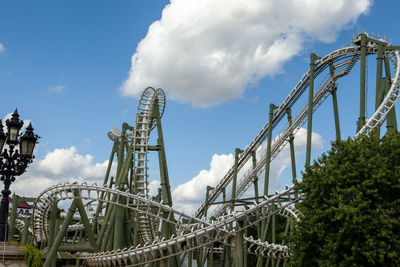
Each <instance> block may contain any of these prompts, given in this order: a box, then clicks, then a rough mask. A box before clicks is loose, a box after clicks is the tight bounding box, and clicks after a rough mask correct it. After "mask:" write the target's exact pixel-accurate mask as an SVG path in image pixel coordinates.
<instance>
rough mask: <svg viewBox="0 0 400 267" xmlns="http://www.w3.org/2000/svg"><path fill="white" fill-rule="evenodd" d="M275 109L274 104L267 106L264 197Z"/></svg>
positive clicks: (269, 162)
mask: <svg viewBox="0 0 400 267" xmlns="http://www.w3.org/2000/svg"><path fill="white" fill-rule="evenodd" d="M276 108H277V106H275V105H274V104H270V105H269V120H268V139H267V155H266V160H265V179H264V195H265V196H267V195H268V185H269V168H270V165H271V143H272V121H273V118H274V110H275V109H276Z"/></svg>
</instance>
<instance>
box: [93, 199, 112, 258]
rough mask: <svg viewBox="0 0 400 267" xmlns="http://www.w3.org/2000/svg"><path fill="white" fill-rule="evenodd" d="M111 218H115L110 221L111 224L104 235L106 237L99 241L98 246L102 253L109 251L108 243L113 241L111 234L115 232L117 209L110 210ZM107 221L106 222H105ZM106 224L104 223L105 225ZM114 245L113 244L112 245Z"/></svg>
mask: <svg viewBox="0 0 400 267" xmlns="http://www.w3.org/2000/svg"><path fill="white" fill-rule="evenodd" d="M110 206H111V205H110ZM110 210H111V212H110V217H111V218H113V219H112V220H109V223H108V225H107V227H105V229H107V230H106V231H105V233H104V236H103V237H102V238H101V239H99V238H98V239H97V245H98V246H99V247H100V251H105V250H106V249H107V246H108V243H109V242H110V241H111V240H110V237H111V233H112V232H114V231H113V230H114V223H115V220H114V217H115V209H113V208H110ZM104 221H105V220H104ZM104 223H105V222H103V224H104ZM111 244H112V243H111ZM100 245H101V246H100Z"/></svg>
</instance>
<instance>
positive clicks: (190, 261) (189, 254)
mask: <svg viewBox="0 0 400 267" xmlns="http://www.w3.org/2000/svg"><path fill="white" fill-rule="evenodd" d="M189 242H192V241H189ZM192 260H193V250H189V251H188V267H192Z"/></svg>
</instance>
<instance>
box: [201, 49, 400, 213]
mask: <svg viewBox="0 0 400 267" xmlns="http://www.w3.org/2000/svg"><path fill="white" fill-rule="evenodd" d="M359 52H360V49H359V47H358V46H350V47H342V48H340V49H338V50H336V51H334V52H332V53H330V54H328V55H326V56H324V57H323V58H320V59H319V60H317V62H316V65H315V74H314V75H315V77H317V76H318V75H319V74H320V73H321V72H322V71H323V70H324V69H326V68H327V67H329V64H335V63H337V62H339V63H338V64H336V66H335V65H334V66H335V69H336V70H338V69H341V70H342V71H341V72H337V73H336V71H335V75H333V76H331V77H328V78H326V79H325V80H324V82H323V83H322V85H321V86H320V87H319V90H317V91H316V93H315V94H314V99H313V103H314V105H313V112H314V111H315V110H317V109H318V107H319V106H320V105H321V104H322V103H323V101H324V100H325V99H326V98H327V97H328V95H329V93H330V91H331V89H332V88H333V86H334V85H335V82H336V80H337V79H338V78H340V77H343V76H346V75H347V74H348V73H349V72H350V71H351V69H352V68H353V66H354V64H355V63H356V61H357V60H358V58H359ZM376 52H377V49H376V46H373V45H369V46H368V47H367V54H368V55H369V54H376ZM387 54H388V55H387V56H388V57H389V58H390V59H391V61H392V62H393V65H394V68H395V76H394V79H393V81H392V85H391V88H390V90H389V93H388V94H387V95H386V97H385V99H384V101H383V102H382V104H381V105H380V107H379V108H378V109H377V110H376V112H375V113H374V114H373V115H372V116H371V118H369V119H368V120H367V123H366V124H365V125H364V127H363V128H362V129H361V130H360V131H358V133H357V134H356V135H355V136H356V137H357V136H360V135H361V134H365V133H368V132H370V131H371V130H372V129H374V128H376V127H378V126H380V125H381V124H382V123H383V122H384V120H385V119H386V115H387V113H388V112H389V111H390V109H391V108H392V107H393V106H394V103H395V102H396V101H397V99H398V97H399V67H398V64H397V62H399V56H398V51H389V52H388V53H387ZM343 59H345V60H344V61H340V60H343ZM309 75H310V74H309V72H307V73H306V74H305V75H304V76H303V77H302V79H301V80H300V81H299V82H298V84H297V85H296V86H295V88H294V89H293V90H292V91H291V93H290V94H289V95H288V97H286V99H285V100H284V101H283V103H282V104H281V105H280V106H279V108H278V110H277V112H276V113H275V114H274V118H273V122H272V126H271V127H272V128H275V127H276V125H277V124H278V123H279V122H280V121H281V120H282V118H283V117H284V115H285V114H286V112H287V109H288V108H291V107H292V106H293V104H294V103H295V102H296V101H297V99H299V97H300V96H301V95H302V94H303V93H304V91H305V90H306V89H307V87H308V86H309ZM307 111H308V105H305V106H304V108H303V109H302V110H301V112H300V113H299V115H298V116H297V117H296V118H295V120H294V122H293V124H292V125H291V127H288V128H286V129H285V130H284V131H283V133H282V134H280V135H278V136H277V138H276V139H275V140H274V142H273V143H272V153H271V161H272V160H273V159H274V158H275V157H276V156H277V155H278V153H279V152H280V151H281V150H282V149H283V148H284V147H285V145H286V144H287V143H288V141H289V138H290V136H293V135H295V133H296V132H297V131H298V130H299V129H300V127H301V126H302V125H303V124H304V123H305V122H306V120H307ZM268 124H269V123H267V124H266V125H265V126H264V127H263V128H262V130H261V131H260V132H259V133H258V135H257V136H256V137H255V138H254V140H253V141H252V142H251V143H250V145H248V146H247V148H246V149H245V151H244V152H243V153H241V154H240V157H239V161H238V170H240V169H241V168H243V166H244V165H245V164H246V163H247V162H248V160H249V159H250V158H251V154H252V152H253V151H257V149H258V148H259V147H260V146H261V145H262V143H263V142H264V140H265V139H266V136H267V132H268V128H269V127H270V126H269V125H268ZM265 162H266V154H265V153H262V158H261V160H259V161H258V162H257V165H256V167H255V168H254V169H252V170H249V171H247V172H246V173H245V174H244V175H243V177H241V178H240V181H239V185H238V186H237V189H236V196H237V197H240V196H241V195H242V194H243V193H244V192H245V191H246V190H247V188H248V187H249V186H250V185H251V182H252V181H253V179H254V177H258V176H259V175H260V174H261V172H262V171H263V170H264V169H265ZM233 173H234V168H233V167H232V168H231V169H230V170H229V171H228V172H227V174H226V175H225V176H224V177H223V178H222V180H221V181H220V183H219V184H218V185H217V186H216V187H215V189H214V190H213V191H211V192H210V196H209V202H210V203H212V202H214V201H216V200H217V198H218V197H219V196H220V195H221V193H222V190H223V189H224V188H227V186H228V184H229V183H230V182H231V181H232V179H233ZM228 196H230V194H228ZM228 206H229V203H227V204H224V205H220V207H218V208H217V209H216V210H215V212H214V213H213V214H212V216H219V215H221V214H223V213H224V212H225V211H226V209H227V208H228ZM204 207H205V203H203V204H202V205H201V206H200V208H199V209H198V210H197V212H196V217H199V218H200V217H201V216H203V215H204Z"/></svg>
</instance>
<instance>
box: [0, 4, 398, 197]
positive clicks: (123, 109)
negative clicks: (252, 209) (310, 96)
mask: <svg viewBox="0 0 400 267" xmlns="http://www.w3.org/2000/svg"><path fill="white" fill-rule="evenodd" d="M196 2H197V3H196ZM200 2H201V1H188V2H187V3H186V4H184V3H183V1H173V4H172V5H170V8H165V7H166V6H167V5H168V4H169V1H161V0H160V1H158V0H157V1H156V0H152V1H124V0H121V1H117V2H115V1H114V2H112V1H39V2H38V1H10V0H5V1H2V3H1V6H2V7H1V9H0V44H1V46H0V88H1V99H2V105H1V106H0V116H2V117H4V116H6V115H7V114H8V113H10V112H12V111H13V110H14V109H15V108H16V107H17V108H18V110H19V113H20V115H21V118H23V119H29V120H31V121H32V124H33V127H34V128H35V132H36V133H38V134H39V135H40V136H41V137H42V138H41V139H40V145H39V148H38V151H37V154H36V161H37V163H36V164H37V167H35V168H31V169H32V170H28V172H27V173H25V174H24V176H25V177H24V178H23V179H21V180H22V181H25V185H24V184H21V183H20V184H19V185H18V186H16V187H15V190H16V191H17V193H20V194H27V193H28V192H34V193H37V191H38V190H39V189H40V188H41V189H43V187H44V186H45V185H48V184H49V183H50V181H51V180H53V181H54V182H60V181H61V180H62V178H60V177H66V178H65V180H66V181H68V180H70V178H71V177H72V178H73V177H75V176H79V178H80V179H82V180H85V177H82V175H83V174H85V173H88V172H91V170H93V168H95V169H96V171H97V172H98V174H96V175H89V176H91V178H90V179H92V180H100V178H99V177H101V176H102V175H101V171H102V170H103V169H102V168H104V166H105V164H104V162H105V161H106V160H108V158H109V154H110V152H111V147H112V143H111V141H110V140H109V139H108V138H107V136H106V133H107V132H108V131H109V129H110V128H111V127H112V126H116V127H120V126H121V124H122V123H123V122H127V123H129V124H131V125H133V124H134V121H135V113H136V107H137V94H138V91H142V90H143V89H144V88H145V86H144V83H143V82H137V80H135V79H136V78H137V77H134V76H135V75H136V76H138V75H139V74H140V75H141V76H140V78H141V80H142V81H145V82H147V81H148V83H149V84H148V85H152V86H157V87H161V88H164V89H166V91H167V94H168V97H169V98H168V100H167V107H166V112H165V115H164V118H163V130H164V139H165V145H166V150H167V151H166V152H167V160H168V167H169V173H170V179H171V183H172V185H173V186H174V187H178V185H180V184H184V183H186V182H188V181H190V180H191V179H192V178H193V177H195V176H198V175H199V172H200V171H201V170H209V169H210V162H211V159H212V157H213V156H214V155H228V154H230V153H233V152H234V149H235V148H236V147H241V148H243V147H245V146H246V145H247V144H248V143H250V142H251V140H252V139H253V138H254V137H255V136H256V134H257V133H258V131H259V130H260V129H261V127H262V126H263V125H264V124H265V122H266V120H267V116H268V110H267V109H268V105H269V103H275V104H280V103H281V102H282V100H283V99H284V98H285V97H286V96H287V94H288V93H289V92H290V91H291V89H292V88H293V87H294V85H295V84H296V83H297V81H298V80H299V79H300V78H301V76H302V75H303V73H304V72H306V71H307V68H308V65H309V62H308V59H309V53H311V52H315V53H317V54H318V55H321V56H323V55H325V54H327V53H329V52H331V51H333V50H335V49H337V48H339V47H340V46H342V45H343V44H345V43H346V42H348V41H349V40H351V37H352V34H353V33H354V32H359V31H361V30H362V29H368V30H370V31H376V32H381V33H385V34H387V35H389V36H391V37H392V40H393V44H394V45H396V44H400V31H399V29H398V19H397V18H398V14H397V13H398V10H400V3H399V2H398V1H395V0H388V1H375V2H374V3H372V2H370V1H367V0H365V1H364V2H365V3H366V5H368V7H367V10H368V11H365V10H364V11H359V10H358V11H357V10H356V8H355V7H354V5H356V4H351V3H353V2H357V1H348V2H347V1H346V2H347V3H345V4H343V3H342V4H343V6H342V7H341V8H342V10H341V11H340V12H337V11H334V9H335V8H334V7H335V6H336V7H337V6H338V5H339V4H337V5H336V4H333V5H332V7H328V8H326V10H325V9H323V10H314V11H312V10H311V11H310V12H309V13H307V12H305V11H304V12H305V13H304V14H305V15H302V17H301V19H304V23H303V24H301V25H300V26H299V25H297V24H296V23H297V22H293V23H294V25H288V30H287V31H282V32H279V30H276V31H275V32H273V33H270V32H269V31H267V32H266V33H265V36H266V37H265V38H271V40H267V41H269V42H267V41H265V43H263V42H264V40H261V39H259V38H258V37H257V36H256V35H253V34H252V33H248V32H247V30H248V28H250V26H252V25H248V24H246V23H253V22H251V21H252V20H246V14H256V13H257V12H255V11H254V10H253V7H252V6H251V5H252V4H253V1H247V2H246V1H245V2H242V3H243V5H244V9H246V10H250V11H248V13H245V15H243V14H241V13H240V12H238V13H234V14H239V15H238V17H237V18H233V19H232V21H231V23H230V20H229V19H230V18H226V13H224V12H223V10H224V8H222V7H223V6H224V5H227V8H226V10H230V9H229V8H230V7H229V5H231V4H230V1H215V3H217V4H214V3H213V1H204V2H203V3H208V4H209V5H211V6H207V5H205V4H204V6H202V5H200V4H199V3H200ZM267 2H268V3H272V4H274V3H275V4H276V3H278V2H279V1H272V0H271V1H267ZM304 2H305V3H309V4H310V5H311V6H312V5H313V4H312V2H313V1H306V0H304ZM316 2H318V1H316ZM328 2H329V4H332V3H334V2H335V1H328ZM328 2H327V5H328ZM350 2H351V3H350ZM189 3H190V4H189ZM210 3H211V4H210ZM218 3H220V4H221V5H219V4H218ZM259 3H261V2H260V1H254V4H259ZM290 3H291V2H290ZM337 3H340V1H337ZM197 5H198V6H197ZM232 5H233V4H232ZM255 6H256V5H255ZM272 6H273V5H272ZM289 6H290V4H289ZM163 10H164V13H163ZM194 10H195V11H194ZM234 10H236V9H234ZM331 10H332V11H331ZM236 11H237V10H236ZM290 11H291V9H288V12H290ZM319 11H321V12H325V11H326V12H327V14H328V15H323V17H318V15H315V13H318V12H319ZM191 12H192V13H191ZM193 12H194V13H193ZM221 12H222V13H221ZM252 12H253V13H252ZM299 12H300V11H299ZM301 12H303V11H301ZM335 12H337V14H336V13H335ZM206 13H210V14H206ZM331 13H332V14H333V15H332V18H330V17H329V14H331ZM193 14H194V16H193ZM207 16H210V17H207ZM255 16H256V15H255ZM273 16H274V10H272V11H270V13H265V16H262V17H257V18H261V22H258V24H257V25H255V26H257V27H259V26H260V25H263V23H264V21H262V19H265V20H266V21H265V25H272V24H271V21H272V19H270V17H273ZM295 16H296V14H295V15H294V17H295ZM308 16H309V17H310V20H309V21H307V19H308ZM162 17H163V19H162ZM326 17H329V18H326ZM210 18H213V19H215V21H214V20H213V19H210ZM217 18H218V19H217ZM225 18H226V19H225ZM243 18H245V19H243ZM160 19H162V20H161V22H160V21H159V22H158V23H155V24H153V23H154V22H156V21H158V20H160ZM194 19H198V20H199V21H200V23H201V22H203V24H201V26H199V27H197V25H196V23H197V22H193V21H192V20H194ZM241 19H243V22H242V20H241ZM280 19H285V18H281V17H279V16H277V17H276V18H274V20H275V21H277V22H279V20H280ZM299 20H300V19H299ZM204 21H206V22H207V23H204ZM249 21H250V22H249ZM315 21H321V25H316V24H315ZM308 22H314V25H310V23H308ZM228 23H230V25H229V24H228ZM268 23H269V24H268ZM152 24H153V26H152V27H153V29H151V28H149V27H150V25H152ZM171 25H172V26H171ZM187 25H189V26H187ZM199 25H200V24H199ZM204 25H205V26H204ZM235 25H236V26H235ZM190 26H192V28H191V27H190ZM242 26H243V35H242V34H241V33H242V31H239V30H241V29H238V32H234V31H232V30H230V28H231V27H239V28H240V27H242ZM277 27H278V26H277ZM296 27H297V28H299V29H300V30H298V31H297V30H296V29H297V28H296ZM302 27H303V28H302ZM278 28H279V27H278ZM214 31H215V33H213V32H214ZM195 34H196V35H197V36H199V37H198V38H197V39H195V38H194V39H193V40H191V39H190V38H192V37H191V36H192V35H195ZM224 34H226V37H224ZM246 34H248V35H246ZM231 35H233V37H232V36H231ZM146 36H147V37H146ZM246 36H247V37H248V36H250V37H254V38H255V39H254V40H253V41H252V40H248V42H247V41H246ZM208 38H210V39H208ZM230 38H232V39H230ZM274 38H275V39H274ZM285 38H286V39H285ZM288 38H292V39H291V40H290V42H288V43H287V44H286V46H287V47H285V49H286V50H285V49H283V48H282V49H283V50H280V51H283V52H282V53H281V54H285V55H286V56H281V55H280V56H276V57H277V59H275V54H274V55H273V58H274V59H273V58H272V57H267V58H264V59H262V58H261V59H252V60H253V61H251V60H250V61H249V62H250V63H248V66H247V65H246V64H245V62H244V61H240V59H241V58H240V57H239V58H237V57H236V58H234V59H232V61H229V60H225V58H226V54H223V55H222V56H221V54H218V53H217V54H215V53H213V54H207V53H208V49H215V47H218V46H221V47H222V48H221V51H222V52H224V53H225V52H226V51H228V52H229V51H230V50H229V49H231V50H232V49H236V50H235V51H240V53H242V52H243V51H244V50H246V49H249V50H250V49H251V45H250V44H249V43H250V42H252V43H257V42H261V43H263V44H264V45H265V46H266V47H267V46H268V45H272V44H273V42H274V41H277V40H281V41H282V40H283V44H282V47H283V45H285V43H284V42H285V40H286V41H287V39H288ZM155 39H156V41H157V40H161V41H163V42H160V43H157V45H155V44H154V42H155V41H154V40H155ZM231 40H235V45H236V46H235V47H233V46H231V44H227V42H229V43H232V42H231ZM237 40H238V41H237ZM141 41H142V43H141V45H139V44H140V42H141ZM236 41H237V42H236ZM210 44H212V45H210ZM1 47H3V49H1ZM238 47H239V48H238ZM186 48H187V49H186ZM277 48H281V47H280V46H279V44H278V45H277ZM192 49H193V50H192ZM240 49H242V50H240ZM196 51H200V52H199V53H200V56H202V54H201V53H205V54H206V55H212V56H214V57H213V58H214V59H215V60H216V62H217V63H216V64H220V65H218V68H215V69H212V68H211V67H210V68H211V69H210V68H209V69H204V68H203V67H204V66H203V65H204V64H207V60H204V57H202V58H200V59H199V57H197V56H196V55H195V53H196ZM222 52H221V53H222ZM135 53H136V54H137V55H138V57H139V58H140V59H142V61H143V62H139V63H137V64H136V65H135V64H134V66H132V63H131V57H132V55H134V54H135ZM169 54H170V56H171V57H172V59H171V58H168V57H167V56H168V55H169ZM243 54H244V52H243ZM277 54H279V53H277ZM244 55H245V54H244ZM224 56H225V57H224ZM173 57H175V60H174V58H173ZM192 58H193V60H191V59H192ZM206 59H207V58H206ZM243 59H246V60H247V59H248V57H247V56H246V55H245V56H244V57H243ZM235 60H236V61H235ZM274 60H276V61H277V63H276V64H275V63H274V62H275V61H274ZM374 60H375V59H370V60H369V64H370V66H371V67H370V69H369V75H370V77H371V79H370V85H369V89H370V92H371V96H372V95H373V91H372V86H373V85H374V78H373V77H374V69H373V63H374ZM204 61H205V62H204ZM246 62H247V61H246ZM265 62H267V63H268V64H270V65H268V64H267V65H265V64H266V63H265ZM269 62H272V63H269ZM185 64H186V65H185ZM264 65H265V66H264ZM160 66H162V67H160ZM179 66H182V67H179ZM188 66H190V70H188ZM235 66H238V68H239V71H236V70H235V69H234V68H233V67H235ZM243 66H245V67H246V68H245V67H243ZM131 68H132V72H130V70H131ZM225 68H226V69H227V70H226V71H227V72H228V74H229V73H230V72H231V73H234V74H235V75H230V76H229V75H228V76H224V75H225V74H224V73H222V70H224V71H225ZM221 69H222V70H221ZM203 70H204V71H203ZM210 70H213V71H210ZM180 71H181V72H180ZM197 71H198V72H197ZM235 71H236V72H235ZM243 73H244V74H248V75H249V77H250V76H251V77H253V79H252V80H251V79H250V78H248V76H245V75H244V76H243V77H242V76H241V75H243ZM236 77H239V78H237V80H236ZM246 77H247V78H246ZM131 78H132V84H133V85H132V84H131V85H129V86H128V85H127V81H129V80H130V79H131ZM358 79H359V74H358V72H357V66H356V68H355V70H354V72H353V74H352V75H350V77H348V78H346V79H344V80H343V81H340V82H339V86H340V88H339V93H338V94H339V95H338V97H339V101H340V116H341V126H342V131H343V132H342V135H343V136H344V137H346V136H349V135H352V134H354V132H355V124H356V119H357V117H358V115H357V111H358V104H357V105H355V104H354V103H355V102H354V99H358V98H357V96H358V91H357V88H358V86H359V85H358ZM208 80H209V81H208ZM157 82H159V83H157ZM207 82H209V83H207ZM203 83H204V84H205V86H206V87H207V86H208V85H212V86H215V88H213V87H212V86H211V87H209V88H210V91H209V92H207V91H205V95H199V94H198V93H199V91H201V90H202V89H201V88H203V87H196V86H199V84H203ZM135 86H136V87H135ZM146 86H147V85H146ZM124 88H125V89H124ZM196 88H197V89H196ZM342 88H343V89H344V90H340V89H342ZM190 90H192V91H190ZM219 90H220V91H219ZM210 95H212V98H211V97H209V96H210ZM371 99H372V98H371ZM330 102H331V101H330V99H328V100H327V101H326V103H325V104H324V105H323V106H322V107H321V110H319V111H318V114H316V116H315V117H314V118H315V119H314V121H315V124H314V125H315V127H314V131H315V132H316V133H317V134H319V135H320V136H321V144H320V145H319V146H317V148H316V149H315V150H314V156H317V155H319V154H320V153H321V152H322V151H324V150H326V149H328V148H329V142H330V140H333V138H334V128H333V125H334V124H333V117H332V112H331V110H332V109H331V103H330ZM369 111H370V112H371V111H372V108H370V110H369ZM71 147H74V149H71ZM57 149H63V150H57ZM56 151H57V153H59V154H57V153H56ZM63 153H64V154H68V155H69V156H71V157H74V160H76V161H77V162H80V163H82V162H86V163H87V166H86V165H85V164H86V163H85V164H83V163H82V164H83V165H82V168H88V169H87V171H86V172H80V171H78V170H76V168H75V169H74V168H70V167H68V166H63V167H60V168H59V169H57V170H52V169H51V167H48V168H47V169H46V170H45V171H43V172H41V169H40V168H41V167H40V166H42V167H43V166H44V167H43V168H45V167H46V166H53V167H54V166H56V165H57V164H61V165H62V164H65V162H64V163H63V162H60V161H62V159H64V161H69V159H70V158H68V156H65V155H64V157H63V156H60V157H58V158H57V157H54V158H52V161H51V162H46V161H45V159H46V156H48V157H50V156H51V155H52V156H55V154H57V155H61V154H63ZM49 155H50V156H49ZM48 159H49V161H50V158H48ZM228 161H229V160H228ZM40 162H41V165H40V164H39V163H40ZM96 164H97V165H96ZM302 164H303V163H298V165H299V166H300V165H302ZM39 165H40V166H39ZM79 166H80V165H79ZM90 166H91V167H90ZM96 166H97V167H96ZM49 168H50V169H49ZM91 168H92V169H91ZM157 168H158V167H157V165H154V168H153V172H152V176H151V179H157V177H156V175H155V173H156V170H157ZM221 168H222V167H221ZM225 168H226V167H225ZM52 175H54V177H53V176H52ZM92 176H93V177H92ZM21 178H22V177H21ZM36 178H37V179H36ZM39 178H40V179H39ZM41 179H42V180H41ZM43 179H45V180H43ZM90 179H89V180H90ZM92 180H90V181H92ZM35 181H37V183H38V184H39V185H36V186H35V187H34V188H35V189H32V191H27V188H26V184H29V183H31V184H34V183H35ZM43 181H45V182H43Z"/></svg>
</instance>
